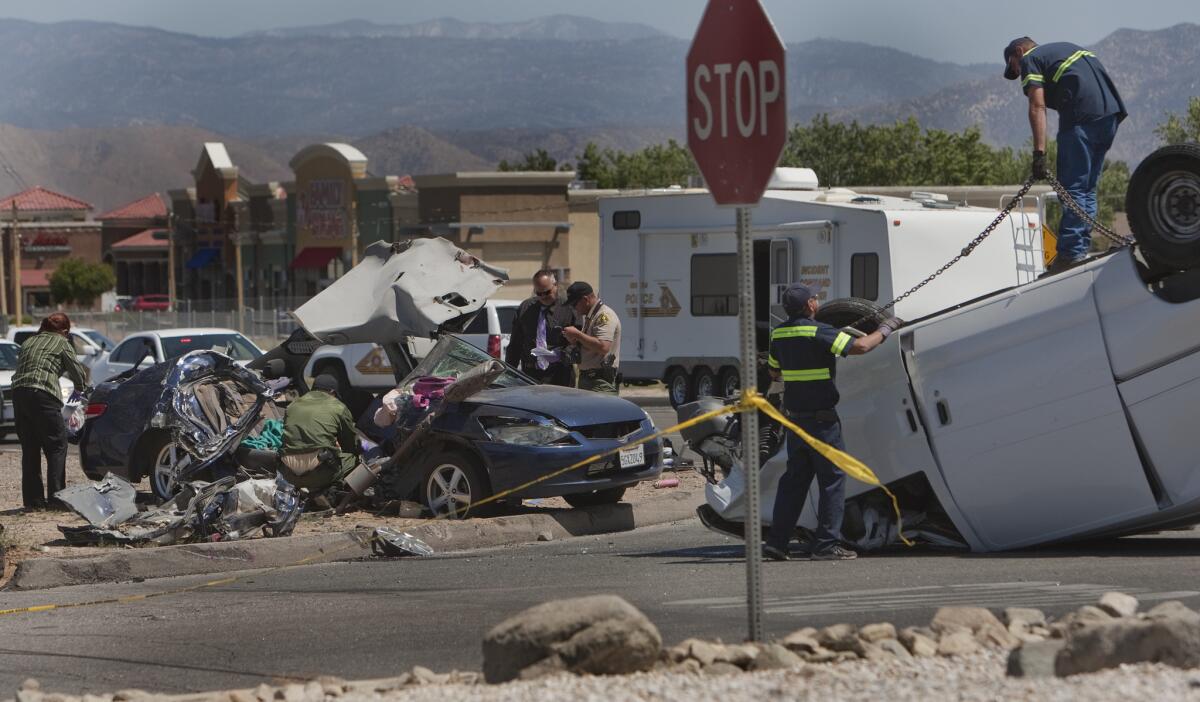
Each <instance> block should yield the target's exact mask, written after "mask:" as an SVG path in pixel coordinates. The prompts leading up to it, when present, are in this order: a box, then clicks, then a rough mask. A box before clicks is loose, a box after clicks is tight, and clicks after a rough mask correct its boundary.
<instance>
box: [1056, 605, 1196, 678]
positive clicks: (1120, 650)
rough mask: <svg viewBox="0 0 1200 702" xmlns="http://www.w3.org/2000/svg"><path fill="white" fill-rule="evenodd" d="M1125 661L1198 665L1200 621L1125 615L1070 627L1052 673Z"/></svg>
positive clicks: (1063, 673) (1090, 669)
mask: <svg viewBox="0 0 1200 702" xmlns="http://www.w3.org/2000/svg"><path fill="white" fill-rule="evenodd" d="M1124 663H1165V664H1167V665H1171V666H1175V667H1177V668H1196V667H1200V620H1197V619H1192V618H1186V617H1175V618H1158V619H1132V618H1124V619H1113V620H1110V621H1108V622H1104V623H1099V624H1093V625H1091V626H1087V627H1083V628H1080V629H1075V630H1072V631H1070V632H1069V634H1068V636H1067V640H1066V644H1065V645H1064V647H1063V649H1062V651H1060V652H1059V654H1058V656H1057V657H1056V659H1055V672H1056V673H1057V674H1058V675H1060V676H1066V675H1076V674H1078V673H1091V672H1095V671H1097V670H1104V669H1106V668H1115V667H1117V666H1119V665H1121V664H1124Z"/></svg>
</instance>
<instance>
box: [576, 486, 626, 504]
mask: <svg viewBox="0 0 1200 702" xmlns="http://www.w3.org/2000/svg"><path fill="white" fill-rule="evenodd" d="M624 496H625V488H623V487H615V488H608V489H607V490H594V491H592V492H580V493H576V494H574V495H563V499H564V500H566V501H567V504H569V505H571V506H572V507H574V508H576V509H579V508H580V507H598V506H600V505H615V504H617V503H618V502H620V501H621V498H622V497H624Z"/></svg>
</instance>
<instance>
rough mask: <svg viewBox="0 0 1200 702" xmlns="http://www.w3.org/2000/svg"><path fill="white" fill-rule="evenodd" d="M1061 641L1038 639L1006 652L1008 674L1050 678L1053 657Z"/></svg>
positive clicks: (1059, 648) (1022, 676)
mask: <svg viewBox="0 0 1200 702" xmlns="http://www.w3.org/2000/svg"><path fill="white" fill-rule="evenodd" d="M1064 645H1065V642H1063V641H1055V640H1050V641H1038V642H1033V643H1027V644H1024V645H1022V646H1021V647H1020V648H1015V649H1013V651H1012V652H1011V653H1009V654H1008V675H1009V676H1010V677H1014V678H1052V677H1054V675H1055V659H1056V658H1057V657H1058V652H1059V651H1061V650H1062V648H1063V646H1064Z"/></svg>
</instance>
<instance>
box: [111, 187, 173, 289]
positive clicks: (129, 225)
mask: <svg viewBox="0 0 1200 702" xmlns="http://www.w3.org/2000/svg"><path fill="white" fill-rule="evenodd" d="M96 219H97V220H98V221H99V222H100V224H101V229H100V241H101V253H102V256H103V259H104V262H105V263H107V264H109V265H110V266H112V268H113V272H114V273H115V274H116V277H117V288H116V293H117V295H122V296H129V297H133V296H137V295H152V294H166V293H167V288H168V278H169V276H168V274H167V261H168V258H169V256H168V251H167V228H168V222H167V205H166V203H165V202H164V201H163V198H162V196H161V195H159V194H158V193H151V194H149V195H147V196H145V197H143V198H140V199H138V200H134V201H133V202H130V203H127V204H124V205H121V206H120V207H117V208H115V209H113V210H110V211H108V212H105V213H104V214H102V215H99V216H98V217H96Z"/></svg>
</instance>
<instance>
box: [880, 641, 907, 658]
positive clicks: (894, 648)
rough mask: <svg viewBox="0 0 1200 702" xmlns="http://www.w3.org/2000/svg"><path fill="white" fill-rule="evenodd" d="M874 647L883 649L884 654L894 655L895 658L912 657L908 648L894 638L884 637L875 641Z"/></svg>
mask: <svg viewBox="0 0 1200 702" xmlns="http://www.w3.org/2000/svg"><path fill="white" fill-rule="evenodd" d="M875 647H876V648H877V649H879V650H880V651H883V652H884V653H885V654H888V655H891V656H894V657H896V658H900V659H909V658H912V657H913V656H912V654H911V653H909V652H908V649H907V648H905V647H904V644H902V643H900V642H899V641H897V640H896V639H884V640H882V641H877V642H876V643H875Z"/></svg>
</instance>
